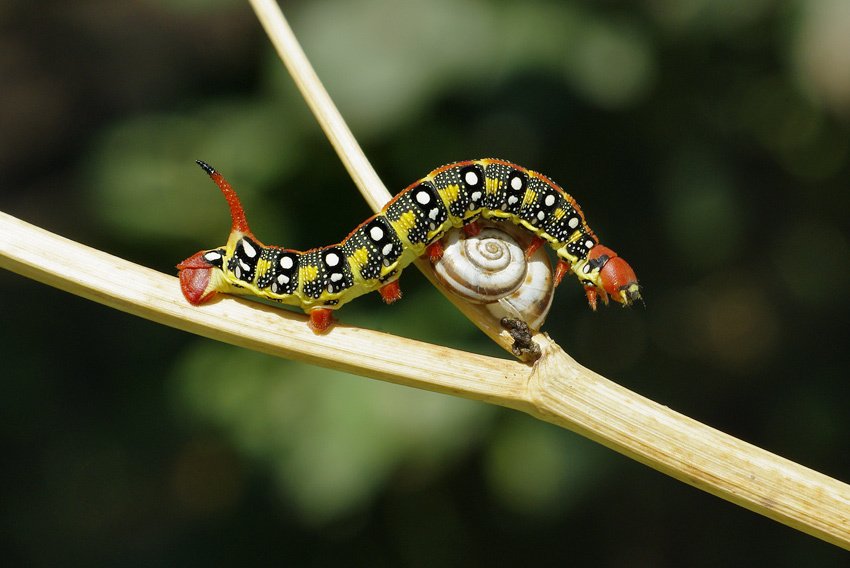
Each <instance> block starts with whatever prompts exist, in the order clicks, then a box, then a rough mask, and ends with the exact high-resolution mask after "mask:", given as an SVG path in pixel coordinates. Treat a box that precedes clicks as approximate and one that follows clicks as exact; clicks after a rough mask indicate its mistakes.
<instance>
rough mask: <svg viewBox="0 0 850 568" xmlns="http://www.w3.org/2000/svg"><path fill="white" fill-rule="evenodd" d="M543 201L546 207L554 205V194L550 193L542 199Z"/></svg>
mask: <svg viewBox="0 0 850 568" xmlns="http://www.w3.org/2000/svg"><path fill="white" fill-rule="evenodd" d="M543 203H545V204H546V207H552V206H553V205H555V196H554V195H552V194H551V193H550V194H549V195H547V196H546V199H544V200H543Z"/></svg>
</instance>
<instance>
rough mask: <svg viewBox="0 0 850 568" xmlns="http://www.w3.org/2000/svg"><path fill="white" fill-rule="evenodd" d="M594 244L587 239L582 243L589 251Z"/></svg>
mask: <svg viewBox="0 0 850 568" xmlns="http://www.w3.org/2000/svg"><path fill="white" fill-rule="evenodd" d="M594 244H595V243H594V242H593V241H592V240H590V239H587V240H586V241H584V246H585V248H589V249H590V248H593V245H594Z"/></svg>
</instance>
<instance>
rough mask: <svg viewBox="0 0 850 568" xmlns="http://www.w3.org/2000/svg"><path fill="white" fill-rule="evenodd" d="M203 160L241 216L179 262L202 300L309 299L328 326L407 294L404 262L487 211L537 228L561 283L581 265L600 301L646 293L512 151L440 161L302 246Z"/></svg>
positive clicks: (537, 241)
mask: <svg viewBox="0 0 850 568" xmlns="http://www.w3.org/2000/svg"><path fill="white" fill-rule="evenodd" d="M197 163H198V165H199V166H200V167H201V168H202V169H203V170H204V171H205V172H206V173H207V174H208V175H209V176H210V178H211V179H212V180H213V182H215V184H216V185H217V186H218V187H219V189H220V190H221V192H222V193H223V194H224V197H225V199H226V200H227V203H228V205H229V207H230V215H231V221H232V225H231V230H230V236H229V238H228V240H227V243H226V244H225V245H223V246H220V247H217V248H213V249H208V250H202V251H199V252H197V253H195V254H194V255H192V256H190V257H189V258H187V259H186V260H184V261H183V262H181V263H180V264H178V265H177V269H178V271H179V279H180V288H181V290H182V292H183V295H184V297H185V298H186V300H188V301H189V302H190V303H191V304H193V305H200V304H203V303H204V302H207V301H209V300H210V299H211V298H213V297H214V296H215V295H216V294H217V293H236V294H253V295H256V296H261V297H263V298H267V299H270V300H273V301H275V302H279V303H281V304H287V305H292V306H297V307H299V308H301V309H302V310H304V311H305V312H306V313H308V314H309V316H310V322H309V324H310V327H311V328H312V330H313V331H314V332H316V333H323V332H325V331H327V330H328V328H329V327H330V326H331V324H332V323H333V321H334V319H333V312H334V311H335V310H338V309H339V308H341V307H342V306H343V305H344V304H346V303H348V302H349V301H351V300H353V299H354V298H356V297H358V296H361V295H363V294H366V293H367V292H372V291H375V290H377V291H378V292H379V293H380V294H381V297H382V298H383V300H384V301H385V302H386V303H392V302H395V301H396V300H398V299H400V298H401V290H400V288H399V284H398V278H399V276H400V275H401V272H402V270H403V269H404V268H405V267H406V266H407V265H408V264H410V263H411V262H413V261H414V260H415V259H416V258H417V257H419V256H422V255H423V254H424V255H427V256H428V257H429V258H430V259H431V261H432V262H436V261H438V260H439V259H440V258H441V256H442V254H443V249H442V245H441V243H440V238H441V237H442V236H443V235H444V234H446V232H448V231H449V230H451V229H453V228H462V229H463V230H464V231H465V232H466V233H467V235H474V234H476V233H477V232H478V231H479V230H480V228H479V226H478V223H477V220H478V219H489V220H491V221H510V222H512V223H514V224H516V225H518V226H520V227H522V228H524V229H526V230H528V231H530V232H531V233H532V234H533V235H534V238H533V240H532V241H531V244H530V245H529V247H528V249H527V250H526V256H528V255H530V254H531V253H532V252H533V251H534V250H536V249H537V248H539V247H540V246H541V245H542V244H543V243H544V242H548V243H549V245H550V246H551V247H552V248H553V249H555V253H556V255H557V257H558V264H557V266H556V270H555V276H554V279H555V282H556V285H557V283H560V281H561V280H562V279H563V277H564V276H565V275H566V274H567V273H569V272H570V271H572V272H573V273H574V274H575V275H576V276H577V277H578V279H579V281H580V282H581V284H582V285H583V287H584V290H585V294H586V297H587V301H588V304H589V305H590V307H591V308H592V309H594V310H595V309H596V306H597V303H598V300H599V299H601V300H602V301H603V302H604V303H606V304H607V303H608V299H609V298H610V299H612V300H614V301H615V302H618V303H620V304H623V305H624V306H630V305H631V304H633V303H634V302H635V301H638V300H640V299H641V294H640V286H639V285H638V281H637V277H636V276H635V273H634V270H632V268H631V266H629V264H628V263H627V262H626V261H625V260H624V259H623V258H621V257H619V256H617V254H616V253H615V252H614V251H613V250H611V249H610V248H608V247H606V246H604V245H602V244H600V243H599V239H598V238H597V237H596V234H595V233H594V232H593V231H592V230H591V229H590V227H589V226H588V225H587V222H586V221H585V218H584V214H583V213H582V210H581V208H580V207H579V205H578V204H577V203H576V202H575V200H574V199H573V198H572V197H571V196H570V195H569V194H567V193H566V192H565V191H564V190H563V189H561V187H560V186H558V185H557V184H556V183H555V182H553V181H552V180H550V179H549V178H547V177H546V176H543V175H541V174H539V173H537V172H535V171H532V170H528V169H525V168H523V167H521V166H518V165H516V164H513V163H511V162H508V161H505V160H499V159H493V158H488V159H480V160H469V161H462V162H455V163H452V164H448V165H445V166H442V167H439V168H437V169H435V170H434V171H432V172H431V173H429V174H428V175H427V176H425V177H424V178H422V179H420V180H419V181H417V182H415V183H413V184H411V185H409V186H408V187H407V188H406V189H404V190H403V191H402V192H400V193H399V194H398V195H396V196H395V197H394V198H393V199H392V200H391V201H390V202H389V203H387V204H386V205H385V206H384V208H383V209H382V210H381V212H380V213H378V214H377V215H374V216H372V217H370V218H369V219H366V220H365V221H364V222H363V223H361V224H360V225H358V226H357V227H356V228H355V229H354V230H353V231H351V233H349V234H348V236H347V237H345V238H344V239H343V240H342V241H341V242H339V243H336V244H333V245H329V246H325V247H320V248H314V249H310V250H307V251H303V252H302V251H298V250H293V249H287V248H283V247H279V246H266V245H264V244H262V243H261V242H260V241H259V240H258V239H257V238H256V237H255V236H254V234H253V233H252V232H251V230H250V228H249V227H248V222H247V219H246V216H245V211H244V209H243V208H242V204H241V203H240V201H239V198H238V196H237V195H236V192H235V191H234V190H233V188H232V187H231V186H230V184H229V183H228V182H227V181H226V180H225V179H224V177H223V176H222V175H221V174H220V173H218V172H217V171H216V170H215V169H214V168H213V167H212V166H210V165H209V164H207V163H205V162H202V161H200V160H199V161H198V162H197Z"/></svg>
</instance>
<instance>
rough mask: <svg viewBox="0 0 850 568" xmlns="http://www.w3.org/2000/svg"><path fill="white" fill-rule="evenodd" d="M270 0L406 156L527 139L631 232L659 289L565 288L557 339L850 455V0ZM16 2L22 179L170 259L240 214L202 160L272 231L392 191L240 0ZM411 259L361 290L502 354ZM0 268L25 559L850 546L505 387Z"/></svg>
mask: <svg viewBox="0 0 850 568" xmlns="http://www.w3.org/2000/svg"><path fill="white" fill-rule="evenodd" d="M283 7H284V10H285V12H286V13H287V15H288V16H289V18H290V20H291V24H292V26H293V28H294V30H295V32H296V34H297V35H298V36H299V38H300V39H301V41H302V42H303V45H304V48H305V50H306V52H307V53H308V55H309V56H310V57H311V58H312V60H313V63H314V65H315V66H316V68H317V71H318V73H319V75H320V76H321V77H322V79H323V80H324V82H325V84H326V86H327V88H328V90H329V91H330V93H331V95H332V96H333V97H334V98H335V99H336V101H337V103H338V105H339V107H340V109H341V111H342V113H343V115H344V116H345V117H346V118H347V120H349V123H350V125H351V127H352V129H353V131H354V133H355V135H356V136H358V138H359V140H360V142H361V144H362V145H363V147H364V149H365V151H366V153H367V154H368V156H369V157H370V158H371V159H372V160H373V161H374V164H375V167H376V168H377V170H378V172H379V174H380V175H381V176H382V178H383V179H384V181H385V182H386V183H387V185H388V186H389V187H391V188H395V189H396V190H397V189H401V188H402V187H404V186H406V185H407V184H408V183H410V182H412V181H414V180H416V179H417V178H419V177H421V176H422V175H424V174H425V173H427V172H428V171H430V170H431V169H432V168H434V167H436V166H438V165H440V164H443V163H446V162H450V161H455V160H460V159H468V158H476V157H485V156H496V157H503V158H507V159H510V160H512V161H515V162H517V163H520V164H523V165H525V166H527V167H530V168H533V169H536V170H539V171H542V172H544V173H546V174H548V175H550V176H552V177H553V178H554V179H555V180H557V181H558V182H559V183H560V184H561V185H563V186H564V187H565V189H566V190H567V191H569V192H571V193H572V194H573V195H574V196H575V197H576V198H577V200H578V201H579V203H581V205H582V206H583V208H584V210H585V213H586V214H587V217H588V220H589V222H590V223H591V225H592V226H593V227H594V228H595V229H596V231H597V233H598V234H599V235H600V237H601V238H602V239H603V242H605V243H606V244H608V245H610V246H611V247H612V248H614V249H615V250H617V251H618V252H619V253H620V254H622V255H623V256H624V257H626V258H627V259H628V260H629V261H630V262H631V264H632V265H633V266H634V267H635V269H636V271H637V273H638V275H639V277H640V279H641V283H642V285H643V286H644V293H645V298H646V309H641V308H638V309H633V310H621V309H612V308H609V309H604V310H601V311H600V312H599V313H595V314H594V313H591V312H590V311H589V310H588V309H587V307H586V305H585V303H584V301H583V299H582V293H581V289H580V287H579V286H576V285H575V282H574V281H572V280H570V281H569V282H567V284H566V285H564V286H562V287H561V288H560V289H559V292H558V295H557V298H556V302H555V307H554V309H553V313H552V315H551V316H550V322H549V323H548V325H547V328H546V329H547V330H548V332H549V333H550V334H551V335H552V336H553V337H554V338H555V339H556V340H557V341H558V342H559V343H561V345H562V346H563V347H564V348H565V349H566V350H567V351H568V352H570V353H572V354H573V355H574V356H575V357H576V358H577V359H578V360H579V361H580V362H582V363H583V364H585V365H587V366H589V367H590V368H593V369H595V370H596V371H598V372H600V373H602V374H604V375H606V376H609V377H610V378H612V379H614V380H616V381H618V382H620V383H621V384H623V385H625V386H626V387H628V388H631V389H633V390H635V391H637V392H639V393H641V394H643V395H646V396H648V397H650V398H652V399H654V400H656V401H658V402H660V403H662V404H665V405H669V406H670V407H672V408H674V409H676V410H679V411H681V412H684V413H685V414H687V415H689V416H692V417H694V418H696V419H698V420H700V421H703V422H705V423H707V424H709V425H712V426H715V427H717V428H719V429H721V430H723V431H726V432H729V433H731V434H733V435H736V436H739V437H741V438H743V439H745V440H747V441H750V442H753V443H755V444H757V445H759V446H761V447H764V448H766V449H768V450H771V451H773V452H776V453H778V454H780V455H783V456H785V457H788V458H790V459H793V460H795V461H798V462H800V463H802V464H805V465H807V466H809V467H812V468H814V469H816V470H818V471H822V472H824V473H826V474H828V475H831V476H834V477H837V478H839V479H842V480H844V481H848V480H850V452H848V451H847V450H848V439H849V438H850V436H848V435H849V434H850V404H848V403H850V389H848V387H847V380H848V367H850V349H848V348H847V346H848V338H850V327H848V311H850V303H848V294H847V289H848V283H850V246H848V235H850V227H848V221H847V218H848V213H850V192H849V191H848V190H850V183H848V182H850V165H849V164H850V156H848V152H850V3H847V2H844V1H842V0H823V1H819V2H805V1H803V0H795V1H790V0H789V1H780V0H750V1H748V2H736V1H732V0H725V1H710V0H694V1H687V0H646V1H642V2H625V1H619V2H617V1H607V2H590V1H587V2H580V1H570V2H566V1H565V2H553V1H543V0H534V1H529V2H522V3H518V2H507V1H504V0H430V1H428V2H415V1H412V0H404V1H391V0H309V1H308V0H302V1H292V2H285V3H284V4H283ZM0 29H2V32H3V33H2V34H0V78H2V87H0V188H2V189H0V210H2V211H5V212H7V213H10V214H13V215H16V216H18V217H20V218H22V219H24V220H27V221H29V222H32V223H35V224H37V225H39V226H42V227H44V228H46V229H49V230H51V231H54V232H57V233H59V234H62V235H65V236H67V237H70V238H72V239H75V240H78V241H80V242H83V243H86V244H88V245H91V246H94V247H97V248H100V249H102V250H105V251H108V252H110V253H113V254H116V255H118V256H121V257H124V258H127V259H130V260H132V261H135V262H137V263H140V264H143V265H146V266H150V267H153V268H156V269H158V270H161V271H164V272H167V273H174V272H175V271H174V268H173V266H174V264H175V263H176V262H178V261H180V260H182V259H183V258H185V257H187V256H188V255H190V254H191V253H193V252H195V251H196V250H198V249H200V248H207V247H210V246H215V245H218V244H220V243H221V242H223V241H224V239H225V238H226V235H227V230H228V224H229V221H228V215H227V209H226V207H225V203H224V201H223V200H222V199H221V196H220V195H219V194H218V193H217V191H216V190H215V188H214V187H213V186H212V184H210V182H209V180H208V179H207V178H206V176H204V175H203V173H202V172H200V171H199V170H198V168H197V167H196V166H195V165H194V164H193V160H195V159H204V160H207V161H209V162H210V163H212V164H214V165H215V166H216V167H217V168H218V169H219V170H220V171H222V172H224V174H225V175H226V176H227V177H228V178H229V179H230V181H231V182H232V183H233V184H234V186H236V187H237V188H238V190H239V191H240V193H241V195H242V197H243V200H244V202H245V205H246V208H247V210H248V214H249V218H250V219H251V222H252V227H253V228H254V230H255V231H256V233H257V234H258V236H259V237H260V238H261V239H263V240H265V241H266V242H269V243H275V244H285V245H287V246H291V247H295V248H309V247H313V246H318V245H322V244H327V243H330V242H336V241H338V240H339V239H340V238H341V237H343V236H344V235H346V234H347V233H348V231H349V230H350V229H351V228H352V227H354V226H355V225H356V224H357V223H359V222H360V221H361V220H362V219H364V218H365V217H366V216H367V215H368V214H369V212H368V210H367V208H366V206H365V204H364V203H363V202H362V200H361V198H360V197H359V195H358V194H357V192H356V191H355V189H354V188H353V185H352V183H351V182H350V180H349V179H347V177H346V174H345V171H344V169H343V167H342V166H341V165H340V163H339V161H338V160H337V158H336V157H335V155H334V153H333V152H332V150H331V149H330V146H329V144H328V143H327V141H326V140H325V139H324V138H323V135H322V133H321V132H320V130H319V128H318V126H317V124H316V123H315V121H314V120H313V119H312V117H311V116H310V114H309V112H308V111H307V109H306V106H305V104H304V102H303V101H302V100H301V99H300V97H299V95H298V94H297V92H296V91H295V88H294V86H293V84H292V81H291V80H290V78H289V77H288V75H287V74H286V72H285V70H284V69H283V67H282V66H281V65H280V63H279V61H278V60H277V59H276V57H275V56H274V55H273V53H272V50H271V49H270V46H269V43H268V40H267V39H266V37H265V36H264V34H263V33H262V31H261V29H260V27H259V25H258V23H257V22H256V20H255V18H254V16H253V13H252V12H251V10H250V9H249V8H248V6H247V4H246V3H245V2H242V1H239V0H215V1H213V0H207V1H201V0H182V1H178V0H133V1H127V2H115V1H114V0H81V1H79V2H66V1H64V0H52V1H49V0H44V1H38V2H28V1H25V0H12V1H10V0H6V1H5V2H2V3H0ZM402 283H403V289H404V290H405V299H404V301H403V302H401V303H400V304H398V305H396V306H392V307H385V306H383V305H382V304H381V302H380V301H379V299H378V298H377V295H373V296H374V297H367V298H363V299H361V300H360V301H358V302H355V303H354V304H351V305H349V306H347V307H346V309H345V310H344V311H342V312H341V317H342V318H343V319H344V320H345V321H346V322H348V323H353V324H358V325H363V326H367V327H370V328H375V329H381V330H387V331H391V332H394V333H398V334H401V335H405V336H410V337H418V338H423V339H426V340H429V341H434V342H438V343H441V344H446V345H451V346H456V347H459V348H463V349H469V350H473V351H477V352H483V353H493V354H497V352H496V350H495V348H494V347H493V346H492V345H491V344H490V343H489V342H488V341H487V340H486V339H485V338H484V337H483V336H481V334H480V333H478V332H477V331H476V330H475V329H473V327H472V326H471V325H470V324H469V323H468V322H466V321H465V320H464V319H463V318H462V317H461V316H459V315H458V314H457V313H456V312H455V311H454V310H453V309H452V308H451V307H450V306H449V305H448V303H447V302H446V301H445V300H444V299H443V298H442V297H441V296H440V295H439V294H438V293H437V292H436V291H434V290H433V289H432V288H431V287H430V286H429V285H427V283H425V282H424V281H423V279H422V277H421V276H420V275H419V274H417V273H416V271H415V270H411V271H408V272H407V273H405V276H404V278H403V281H402ZM175 285H176V284H175ZM0 292H2V297H0V315H2V318H0V322H2V327H0V360H2V369H3V371H2V382H0V389H2V391H0V444H2V446H0V451H2V457H3V462H2V464H3V465H2V468H0V471H2V473H0V522H2V531H1V532H0V534H1V535H2V536H0V554H2V558H3V559H4V561H9V562H11V564H7V565H12V564H14V565H31V566H56V565H63V566H92V565H120V566H156V565H171V566H173V565H180V566H196V565H203V566H209V565H240V566H255V565H256V566H262V565H269V564H278V565H293V566H327V565H361V566H364V565H366V566H413V567H418V566H436V565H441V566H508V565H518V564H520V563H523V564H532V563H533V564H537V565H555V564H557V565H565V564H567V563H570V565H580V566H659V567H663V566H718V565H722V566H752V565H770V566H800V565H807V566H827V567H828V566H846V565H847V556H846V553H844V552H841V551H840V550H838V549H837V548H835V547H832V546H830V545H827V544H825V543H822V542H820V541H818V540H816V539H814V538H812V537H808V536H805V535H803V534H800V533H798V532H795V531H793V530H791V529H789V528H786V527H783V526H781V525H779V524H776V523H774V522H772V521H769V520H767V519H764V518H762V517H760V516H757V515H754V514H752V513H749V512H747V511H744V510H742V509H740V508H738V507H735V506H733V505H731V504H728V503H725V502H723V501H720V500H718V499H716V498H714V497H711V496H708V495H706V494H704V493H701V492H699V491H697V490H696V489H692V488H690V487H687V486H685V485H683V484H680V483H678V482H676V481H673V480H671V479H669V478H667V477H665V476H663V475H661V474H659V473H656V472H654V471H652V470H650V469H647V468H645V467H643V466H641V465H638V464H636V463H634V462H632V461H630V460H628V459H626V458H624V457H621V456H619V455H617V454H614V453H613V452H611V451H608V450H606V449H604V448H602V447H600V446H597V445H595V444H593V443H591V442H589V441H587V440H585V439H583V438H580V437H578V436H576V435H574V434H572V433H570V432H567V431H563V430H560V429H557V428H555V427H552V426H549V425H547V424H543V423H539V422H536V421H534V420H532V419H530V418H527V417H525V416H524V415H521V414H518V413H516V412H511V411H507V410H503V409H499V408H494V407H489V406H486V405H484V404H480V403H474V402H469V401H464V400H458V399H454V398H451V397H448V396H439V395H434V394H431V393H425V392H419V391H414V390H411V389H405V388H402V387H397V386H392V385H387V384H383V383H379V382H375V381H370V380H367V379H363V378H359V377H353V376H349V375H344V374H340V373H335V372H330V371H326V370H323V369H318V368H315V367H310V366H306V365H301V364H298V363H293V362H288V361H280V360H275V359H272V358H269V357H266V356H263V355H259V354H256V353H251V352H247V351H242V350H239V349H235V348H233V347H229V346H226V345H222V344H218V343H215V342H212V341H209V340H205V339H201V338H198V337H194V336H191V335H188V334H186V333H182V332H178V331H175V330H172V329H169V328H166V327H163V326H160V325H156V324H153V323H150V322H147V321H144V320H141V319H138V318H134V317H130V316H127V315H125V314H122V313H119V312H116V311H113V310H110V309H107V308H105V307H102V306H100V305H97V304H94V303H91V302H88V301H84V300H81V299H79V298H76V297H73V296H71V295H68V294H65V293H63V292H59V291H57V290H54V289H51V288H48V287H46V286H43V285H41V284H37V283H34V282H31V281H29V280H26V279H24V278H22V277H19V276H17V275H14V274H11V273H8V272H5V271H3V272H0ZM399 355H400V356H401V355H402V354H399ZM4 563H6V562H4Z"/></svg>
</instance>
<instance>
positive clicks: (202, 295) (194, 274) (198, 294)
mask: <svg viewBox="0 0 850 568" xmlns="http://www.w3.org/2000/svg"><path fill="white" fill-rule="evenodd" d="M196 163H197V164H198V165H199V166H200V167H201V169H202V170H204V171H205V172H206V173H207V175H209V176H210V179H212V180H213V182H214V183H215V184H216V185H217V186H218V188H219V189H220V190H221V193H222V194H224V198H225V199H226V200H227V205H228V206H229V207H230V219H231V227H230V239H229V240H230V242H233V243H235V242H236V241H238V240H239V239H240V238H241V237H242V236H243V235H251V236H252V237H253V234H252V233H251V229H250V228H249V227H248V220H247V219H246V217H245V210H244V209H243V208H242V202H241V201H239V196H238V195H236V191H234V189H233V187H231V185H230V184H229V183H228V182H227V180H226V179H224V176H222V175H221V174H220V173H218V172H217V171H216V170H215V168H213V167H212V166H211V165H209V164H208V163H206V162H204V161H202V160H196ZM222 262H223V255H222V251H219V250H202V251H198V252H196V253H195V254H193V255H192V256H190V257H189V258H187V259H186V260H184V261H183V262H181V263H180V264H178V265H177V270H179V274H178V276H179V278H180V290H181V291H182V292H183V296H184V297H185V298H186V300H188V301H189V303H190V304H192V305H195V306H197V305H200V304H203V303H205V302H208V301H209V300H211V299H212V298H213V297H215V295H216V291H217V288H216V284H217V283H216V281H215V279H214V278H213V274H214V272H213V270H214V269H215V268H221V266H222Z"/></svg>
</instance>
